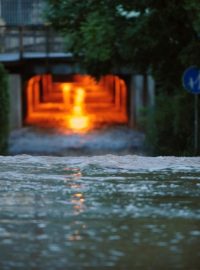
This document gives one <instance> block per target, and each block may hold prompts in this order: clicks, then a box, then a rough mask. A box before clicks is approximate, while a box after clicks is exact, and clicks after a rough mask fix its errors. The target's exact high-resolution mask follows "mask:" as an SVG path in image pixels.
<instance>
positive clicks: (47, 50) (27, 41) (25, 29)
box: [0, 26, 66, 58]
mask: <svg viewBox="0 0 200 270" xmlns="http://www.w3.org/2000/svg"><path fill="white" fill-rule="evenodd" d="M65 52H66V50H65V44H64V39H63V38H62V37H61V36H60V35H59V34H58V33H55V31H53V30H52V29H51V28H50V27H48V26H0V56H1V55H2V54H4V55H9V54H10V55H11V54H18V55H19V57H20V58H23V57H25V56H26V55H27V53H29V54H30V53H32V55H34V54H39V53H40V54H46V55H48V54H51V53H57V54H58V53H65Z"/></svg>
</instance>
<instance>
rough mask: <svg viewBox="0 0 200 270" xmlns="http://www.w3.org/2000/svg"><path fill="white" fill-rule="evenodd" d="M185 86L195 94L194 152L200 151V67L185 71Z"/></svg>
mask: <svg viewBox="0 0 200 270" xmlns="http://www.w3.org/2000/svg"><path fill="white" fill-rule="evenodd" d="M183 86H184V88H185V89H186V90H188V91H189V92H190V93H192V94H194V153H195V155H196V154H197V152H198V128H199V127H198V125H199V124H198V114H199V112H198V94H200V69H199V68H197V67H195V66H194V67H189V68H187V69H186V70H185V72H184V73H183Z"/></svg>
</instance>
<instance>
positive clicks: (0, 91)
mask: <svg viewBox="0 0 200 270" xmlns="http://www.w3.org/2000/svg"><path fill="white" fill-rule="evenodd" d="M8 135H9V95H8V80H7V73H6V71H5V69H4V68H3V66H2V65H1V64H0V154H6V151H7V147H8Z"/></svg>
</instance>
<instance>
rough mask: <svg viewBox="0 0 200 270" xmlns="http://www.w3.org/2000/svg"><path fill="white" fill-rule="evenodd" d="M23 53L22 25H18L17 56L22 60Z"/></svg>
mask: <svg viewBox="0 0 200 270" xmlns="http://www.w3.org/2000/svg"><path fill="white" fill-rule="evenodd" d="M23 53H24V46H23V26H19V58H20V60H22V58H23Z"/></svg>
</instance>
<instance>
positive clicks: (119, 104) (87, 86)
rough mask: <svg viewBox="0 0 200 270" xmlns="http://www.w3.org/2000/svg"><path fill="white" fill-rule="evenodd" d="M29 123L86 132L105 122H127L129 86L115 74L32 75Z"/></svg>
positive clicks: (28, 107)
mask: <svg viewBox="0 0 200 270" xmlns="http://www.w3.org/2000/svg"><path fill="white" fill-rule="evenodd" d="M26 108H27V113H26V119H25V123H26V124H31V125H39V126H50V127H64V128H66V129H69V130H72V131H75V132H85V131H88V130H90V129H93V128H96V127H99V126H101V125H104V124H108V125H113V124H127V122H128V117H127V88H126V84H125V82H124V81H123V80H122V79H121V78H119V77H118V76H114V75H106V76H103V77H101V78H100V80H99V81H98V82H97V81H96V80H95V79H94V78H92V77H91V76H89V75H80V74H76V75H71V76H68V77H67V78H66V77H65V78H64V80H63V77H62V78H61V76H60V77H59V76H57V77H56V76H52V75H50V74H45V75H37V76H34V77H32V78H31V79H30V80H29V81H28V83H27V88H26Z"/></svg>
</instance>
